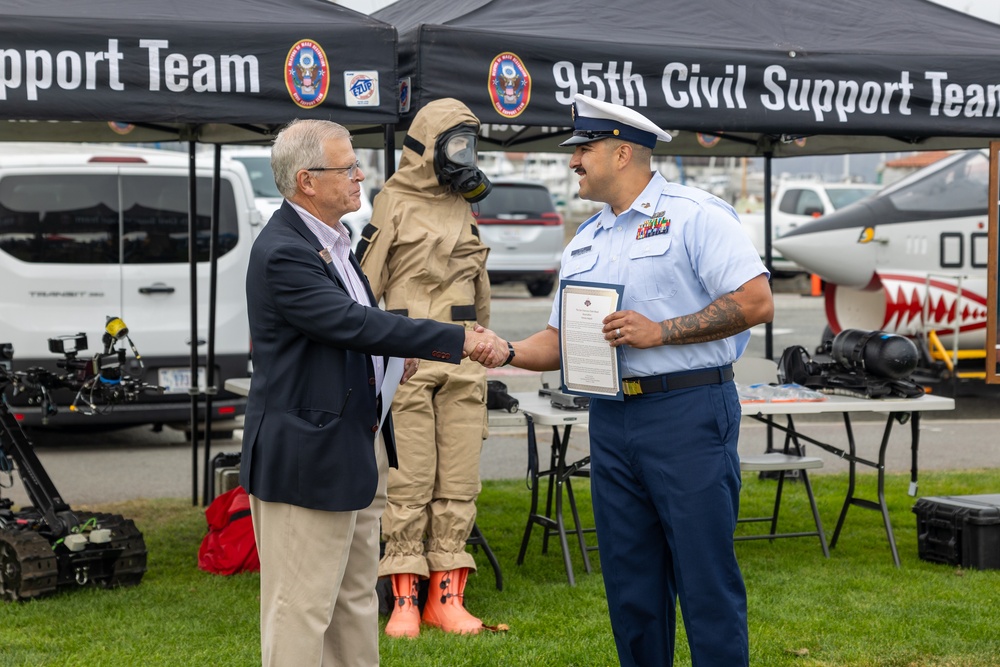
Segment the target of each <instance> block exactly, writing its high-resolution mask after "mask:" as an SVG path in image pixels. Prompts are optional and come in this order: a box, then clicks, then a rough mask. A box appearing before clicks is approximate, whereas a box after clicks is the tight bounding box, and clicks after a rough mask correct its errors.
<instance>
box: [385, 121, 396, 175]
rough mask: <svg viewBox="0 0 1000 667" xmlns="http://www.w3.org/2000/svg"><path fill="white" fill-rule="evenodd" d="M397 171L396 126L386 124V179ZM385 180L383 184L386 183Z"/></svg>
mask: <svg viewBox="0 0 1000 667" xmlns="http://www.w3.org/2000/svg"><path fill="white" fill-rule="evenodd" d="M395 172H396V126H395V125H393V124H392V123H387V124H386V125H385V165H384V173H385V181H388V180H389V178H390V177H391V176H392V175H393V174H394V173H395ZM385 181H383V184H384V183H385Z"/></svg>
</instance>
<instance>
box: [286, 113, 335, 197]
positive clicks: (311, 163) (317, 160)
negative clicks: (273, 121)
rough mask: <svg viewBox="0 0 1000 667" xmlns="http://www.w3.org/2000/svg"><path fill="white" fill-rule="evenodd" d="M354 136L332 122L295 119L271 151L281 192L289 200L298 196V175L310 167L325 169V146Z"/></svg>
mask: <svg viewBox="0 0 1000 667" xmlns="http://www.w3.org/2000/svg"><path fill="white" fill-rule="evenodd" d="M350 138H351V133H350V132H348V131H347V128H346V127H344V126H343V125H339V124H337V123H334V122H333V121H329V120H301V119H296V120H293V121H292V122H291V123H289V124H288V125H286V126H285V127H284V128H283V129H282V130H281V131H280V132H278V136H277V137H275V138H274V145H273V146H272V147H271V170H272V171H273V172H274V184H275V185H276V186H278V192H280V193H281V194H282V196H283V197H285V198H286V199H290V198H291V197H294V196H295V193H296V192H297V191H298V184H297V183H296V180H295V174H297V173H299V171H301V170H302V169H309V168H310V167H325V166H327V165H325V164H323V162H324V161H325V160H326V153H325V152H324V151H323V146H324V145H325V144H326V142H327V141H329V140H331V139H348V140H350Z"/></svg>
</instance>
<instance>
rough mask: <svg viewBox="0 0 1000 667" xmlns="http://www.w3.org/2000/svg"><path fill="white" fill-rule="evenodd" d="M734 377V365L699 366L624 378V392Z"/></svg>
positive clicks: (719, 381)
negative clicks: (692, 369) (675, 371)
mask: <svg viewBox="0 0 1000 667" xmlns="http://www.w3.org/2000/svg"><path fill="white" fill-rule="evenodd" d="M732 379H733V367H732V365H729V366H719V367H718V368H699V369H698V370H696V371H680V372H677V373H665V374H663V375H649V376H646V377H640V378H624V379H622V392H624V394H625V395H626V396H639V395H640V394H655V393H657V392H661V391H674V390H677V389H690V388H691V387H701V386H702V385H706V384H722V383H723V382H729V381H730V380H732Z"/></svg>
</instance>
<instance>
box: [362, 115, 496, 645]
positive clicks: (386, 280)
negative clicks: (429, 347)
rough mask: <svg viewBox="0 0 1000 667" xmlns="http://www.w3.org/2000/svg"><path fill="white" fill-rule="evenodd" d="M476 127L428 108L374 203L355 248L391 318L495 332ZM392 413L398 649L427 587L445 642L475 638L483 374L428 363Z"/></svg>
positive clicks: (386, 530) (414, 627) (466, 366)
mask: <svg viewBox="0 0 1000 667" xmlns="http://www.w3.org/2000/svg"><path fill="white" fill-rule="evenodd" d="M478 132H479V120H478V119H477V118H476V117H475V116H474V115H473V114H472V112H471V111H469V109H468V107H466V106H465V105H464V104H462V103H461V102H459V101H458V100H454V99H441V100H436V101H434V102H431V103H430V104H428V105H427V106H425V107H423V108H422V109H421V110H420V111H419V112H418V113H417V115H416V116H415V117H414V119H413V123H412V124H411V125H410V129H409V130H408V132H407V135H406V138H405V140H404V141H403V154H402V158H401V159H400V163H399V169H398V170H397V171H396V173H395V174H393V175H392V177H391V178H389V180H388V181H386V184H385V188H384V189H383V190H382V191H381V192H380V193H379V194H378V196H376V197H375V201H374V203H373V210H372V224H371V225H369V227H368V228H367V229H366V230H365V231H364V233H363V240H362V241H361V243H360V244H359V245H358V255H359V256H360V258H361V267H362V269H363V270H364V271H365V273H366V274H367V276H368V279H369V281H370V282H371V286H372V291H373V292H374V293H375V298H376V299H379V298H382V297H384V298H385V308H386V310H388V311H389V312H393V313H402V314H406V315H409V316H410V317H414V318H429V319H434V320H438V321H441V322H454V323H458V324H463V325H465V327H466V328H467V329H469V330H471V329H473V328H474V327H475V325H476V323H477V322H478V323H480V324H482V325H483V326H489V319H490V283H489V278H488V276H487V274H486V256H487V254H488V253H489V248H488V247H487V246H486V245H484V244H483V242H482V241H481V240H480V239H479V230H478V228H477V227H476V220H475V218H474V217H473V215H472V210H471V204H473V203H475V202H477V201H480V200H481V199H483V198H484V197H485V196H486V195H487V194H488V193H489V191H490V189H491V185H490V182H489V179H488V178H486V176H485V175H484V174H483V173H482V172H481V171H480V170H479V169H478V168H477V166H476V141H477V136H478ZM392 411H393V416H394V420H395V432H396V438H397V442H398V443H399V468H398V469H396V470H390V472H389V487H388V493H389V500H388V505H387V507H386V510H385V514H384V515H383V517H382V536H383V539H384V540H385V555H384V557H383V558H382V561H381V563H380V564H379V576H391V578H392V588H393V595H394V597H395V604H394V605H393V613H392V616H391V618H390V619H389V622H388V624H387V626H386V629H385V631H386V634H387V635H389V636H393V637H415V636H417V635H418V633H419V632H420V621H421V615H420V610H419V609H418V607H417V604H416V601H417V585H418V582H419V580H420V579H427V578H430V582H429V590H430V591H431V592H430V594H429V595H428V597H427V603H426V605H425V607H424V611H423V621H424V622H425V623H427V624H429V625H433V626H437V627H440V628H442V629H444V630H445V631H447V632H456V633H477V632H479V630H481V629H482V628H483V624H482V622H481V621H480V620H479V619H478V618H476V617H474V616H473V615H472V614H470V613H469V612H468V611H466V609H465V607H464V605H463V598H464V590H465V581H466V578H467V576H468V573H469V572H470V571H473V572H474V571H475V570H476V563H475V560H474V559H473V558H472V555H471V554H469V553H468V552H466V549H465V542H466V540H467V539H468V537H469V533H470V532H471V530H472V526H473V523H474V522H475V519H476V498H477V497H478V495H479V491H480V488H481V487H480V480H479V457H480V453H481V451H482V444H483V439H484V438H486V435H487V432H486V371H485V369H484V368H483V367H482V366H480V365H479V364H477V363H475V362H474V361H471V360H465V361H463V362H462V364H461V365H460V366H458V367H457V368H456V367H455V366H454V365H450V364H444V363H434V362H424V363H423V365H422V366H421V368H420V370H419V371H418V372H417V374H416V375H415V376H414V377H413V378H411V379H410V381H409V382H407V383H406V384H405V385H403V386H401V387H400V388H399V390H398V391H397V393H396V396H395V398H394V399H393V404H392Z"/></svg>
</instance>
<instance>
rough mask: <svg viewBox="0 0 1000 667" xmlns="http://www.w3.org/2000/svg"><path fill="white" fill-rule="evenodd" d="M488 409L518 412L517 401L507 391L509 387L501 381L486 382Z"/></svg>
mask: <svg viewBox="0 0 1000 667" xmlns="http://www.w3.org/2000/svg"><path fill="white" fill-rule="evenodd" d="M486 409H487V410H506V411H507V412H517V409H518V402H517V399H516V398H514V397H513V396H511V395H510V393H509V392H508V391H507V385H506V384H504V383H503V382H500V381H499V380H487V381H486Z"/></svg>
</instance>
